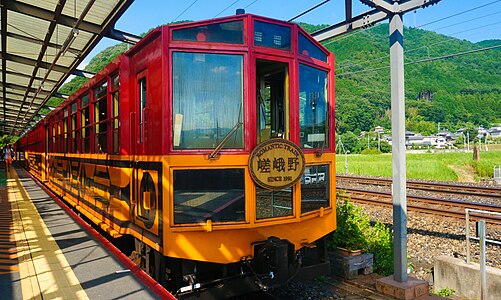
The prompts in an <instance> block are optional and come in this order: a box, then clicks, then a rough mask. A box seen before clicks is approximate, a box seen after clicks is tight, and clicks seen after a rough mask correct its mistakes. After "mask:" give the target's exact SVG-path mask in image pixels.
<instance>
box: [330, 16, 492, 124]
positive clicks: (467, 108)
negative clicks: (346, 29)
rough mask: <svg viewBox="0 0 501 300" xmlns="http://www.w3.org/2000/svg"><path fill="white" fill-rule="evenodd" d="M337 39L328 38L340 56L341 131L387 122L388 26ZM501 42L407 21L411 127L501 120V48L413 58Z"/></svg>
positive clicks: (456, 51)
mask: <svg viewBox="0 0 501 300" xmlns="http://www.w3.org/2000/svg"><path fill="white" fill-rule="evenodd" d="M337 39H339V41H334V42H331V41H328V42H326V43H324V44H326V47H327V48H328V49H329V50H331V51H332V52H334V53H335V55H336V73H337V74H338V76H337V78H336V92H337V94H336V101H337V102H336V108H337V112H336V117H337V122H338V124H337V125H338V131H339V132H340V133H344V132H347V131H357V129H358V130H370V129H372V128H374V127H375V126H378V125H380V126H383V127H385V128H390V127H391V126H390V116H391V114H390V113H389V108H390V71H389V68H388V66H389V64H390V59H389V46H388V45H389V41H388V24H380V25H377V26H375V27H373V28H371V29H369V30H365V31H359V32H355V33H353V34H351V35H349V36H347V37H346V38H345V37H338V38H337ZM334 40H336V39H334ZM500 44H501V40H489V41H482V42H480V43H471V42H468V41H465V40H460V39H456V38H452V37H449V36H445V35H441V34H437V33H435V32H431V31H427V30H422V29H415V28H407V27H406V28H405V29H404V48H405V51H406V52H405V63H406V66H405V97H406V117H407V130H411V131H416V132H422V133H425V134H429V133H433V132H435V131H436V130H437V128H438V126H437V125H438V123H439V122H440V123H441V124H442V126H441V127H442V128H444V127H446V128H449V129H450V130H454V129H457V128H459V127H464V126H465V124H466V123H467V122H470V123H473V124H475V125H482V126H484V127H487V126H490V125H491V124H497V123H501V49H499V48H498V49H493V50H488V51H482V52H477V53H471V54H467V55H462V56H457V57H452V58H447V59H440V60H434V61H429V62H423V63H415V62H417V61H420V60H426V59H429V58H434V57H440V56H445V55H449V54H453V53H460V52H467V51H472V50H475V49H481V48H485V47H491V46H495V45H500Z"/></svg>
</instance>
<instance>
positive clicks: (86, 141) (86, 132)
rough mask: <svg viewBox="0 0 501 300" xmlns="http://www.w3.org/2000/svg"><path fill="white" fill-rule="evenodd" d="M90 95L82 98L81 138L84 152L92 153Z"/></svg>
mask: <svg viewBox="0 0 501 300" xmlns="http://www.w3.org/2000/svg"><path fill="white" fill-rule="evenodd" d="M89 98H90V97H89V94H87V95H85V96H83V97H82V104H81V107H82V109H81V114H80V120H81V126H82V131H81V137H82V152H84V153H89V152H90V130H91V127H90V108H89Z"/></svg>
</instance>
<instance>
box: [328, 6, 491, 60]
mask: <svg viewBox="0 0 501 300" xmlns="http://www.w3.org/2000/svg"><path fill="white" fill-rule="evenodd" d="M497 2H501V0H496V1H492V2H489V3H486V4H483V5H480V6H477V7H474V8H470V9H467V10H464V11H462V12H459V13H456V14H453V15H450V16H447V17H444V18H441V19H438V20H435V21H432V22H429V23H426V24H424V25H421V26H419V27H418V28H421V27H425V26H428V25H430V24H433V23H437V22H440V21H442V20H446V19H449V18H452V17H455V16H458V15H461V14H464V13H467V12H471V11H474V10H476V9H480V8H483V7H486V6H488V5H491V4H494V3H497ZM497 13H499V11H498V12H495V13H491V14H488V15H484V16H480V17H476V18H473V19H470V20H467V21H464V22H460V23H456V24H454V25H459V24H464V23H466V22H470V21H473V20H478V19H481V18H485V17H487V16H491V15H495V14H497ZM498 23H499V22H494V23H491V24H487V25H482V26H479V27H475V28H471V29H467V30H463V31H459V32H455V33H452V34H448V35H456V34H460V33H464V32H468V31H472V30H478V29H480V28H485V27H489V26H493V25H496V24H498ZM452 26H453V25H449V26H446V27H452ZM371 28H372V27H371ZM371 28H365V29H363V30H359V31H356V32H355V33H353V34H351V35H345V36H343V37H342V38H340V39H336V40H333V41H330V42H328V43H324V44H323V45H324V46H326V45H328V44H331V43H334V42H337V41H340V40H343V39H345V38H348V37H350V36H353V35H354V34H356V33H357V32H365V31H367V30H368V29H371ZM436 30H438V29H436ZM451 39H456V38H451ZM451 39H447V40H445V41H441V42H438V43H435V44H431V45H426V46H422V47H419V48H416V49H409V50H406V51H405V52H410V51H414V50H417V49H420V48H428V47H430V46H432V45H436V44H441V43H445V42H447V41H449V40H451ZM387 57H389V55H385V56H383V57H380V58H376V59H372V60H368V61H365V62H363V63H367V62H372V61H377V60H381V59H384V58H387ZM348 62H350V61H349V60H348ZM363 63H352V64H350V65H348V66H343V67H340V68H338V69H343V68H344V69H346V68H348V67H350V66H362V64H363ZM341 65H342V63H341Z"/></svg>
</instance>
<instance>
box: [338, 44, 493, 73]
mask: <svg viewBox="0 0 501 300" xmlns="http://www.w3.org/2000/svg"><path fill="white" fill-rule="evenodd" d="M497 48H501V44H500V45H495V46H491V47H485V48H480V49H473V50H469V51H463V52H458V53H453V54H447V55H442V56H437V57H430V58H426V59H422V60H416V61H412V62H407V63H404V65H414V64H419V63H425V62H430V61H435V60H440V59H446V58H451V57H456V56H461V55H466V54H471V53H476V52H483V51H487V50H493V49H497ZM388 68H390V66H389V65H387V66H384V67H379V68H372V69H365V70H360V71H354V72H347V73H341V74H336V76H338V77H339V76H347V75H353V74H358V73H366V72H372V71H379V70H384V69H388Z"/></svg>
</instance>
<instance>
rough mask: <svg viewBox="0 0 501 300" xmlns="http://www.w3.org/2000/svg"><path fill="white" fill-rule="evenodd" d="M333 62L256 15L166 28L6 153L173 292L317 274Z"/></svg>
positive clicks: (210, 294) (329, 175) (309, 41)
mask: <svg viewBox="0 0 501 300" xmlns="http://www.w3.org/2000/svg"><path fill="white" fill-rule="evenodd" d="M334 78H335V74H334V55H333V53H331V52H329V51H328V50H327V49H326V48H325V47H323V46H322V45H321V44H320V43H318V42H317V41H315V40H314V39H313V38H312V37H311V36H310V35H309V34H308V33H307V32H306V31H305V30H303V29H302V28H301V27H300V26H299V25H298V24H295V23H291V22H285V21H281V20H275V19H270V18H267V17H262V16H257V15H253V14H247V13H241V14H236V15H233V16H228V17H223V18H217V19H211V20H205V21H196V22H186V23H180V24H171V25H164V26H161V27H158V28H156V29H153V30H152V31H151V32H149V33H148V34H146V35H145V36H144V37H143V38H142V39H141V40H140V41H139V42H138V43H137V44H136V45H134V46H133V47H131V48H130V49H129V50H128V51H126V52H125V53H123V54H120V55H119V56H118V57H117V58H115V59H114V60H113V61H112V62H111V63H109V64H108V65H106V66H105V67H104V68H103V69H102V70H101V71H99V72H98V73H96V74H95V76H94V77H93V78H91V79H89V80H88V81H87V82H86V83H85V84H84V85H83V86H82V87H80V88H79V89H78V90H77V91H76V92H75V93H74V94H72V95H71V96H69V98H67V99H65V100H64V102H63V103H62V104H61V105H59V106H58V107H57V108H55V109H54V110H52V111H51V112H50V113H48V114H47V115H46V116H44V117H43V119H41V120H40V121H38V122H37V123H36V124H35V125H34V126H33V127H32V128H30V129H29V130H28V131H27V132H26V133H25V134H23V135H22V136H21V137H20V138H19V140H18V141H17V143H16V145H15V149H16V151H17V154H18V156H19V157H18V158H19V162H20V163H22V164H23V165H24V166H25V167H26V168H27V170H28V171H29V172H30V173H31V174H32V175H33V176H34V177H36V178H37V179H39V180H40V181H42V182H43V183H44V184H45V185H46V186H48V187H49V188H50V189H51V190H52V191H53V192H54V193H56V194H57V195H58V196H59V197H61V198H62V199H63V200H64V201H66V203H68V205H69V206H71V207H72V208H73V209H74V210H76V211H78V212H79V213H80V214H81V215H83V216H85V217H86V218H87V219H88V220H90V221H91V222H93V223H94V224H95V225H96V226H98V227H99V228H101V229H102V230H103V231H105V232H106V233H108V234H109V235H110V236H111V238H116V239H121V238H125V237H127V238H128V241H130V243H131V244H133V245H132V247H133V251H132V253H131V254H130V257H131V259H133V261H134V262H135V263H137V265H138V266H140V267H141V268H142V269H143V270H145V271H146V272H147V273H148V274H150V276H151V277H152V278H154V279H155V280H157V281H158V282H159V283H160V284H162V285H163V286H165V287H166V288H167V289H168V290H170V291H173V293H175V294H176V295H177V296H178V297H186V298H189V297H202V298H204V299H210V298H214V299H221V298H226V297H234V296H237V295H239V293H243V292H247V291H257V290H265V291H266V290H273V289H277V288H279V287H280V286H283V285H284V284H286V283H288V282H289V281H290V280H291V279H292V278H293V277H294V276H296V275H297V274H298V273H301V274H304V273H303V272H301V270H310V271H312V270H313V271H312V272H314V271H315V270H316V272H318V273H326V272H328V269H329V262H328V257H327V251H326V237H327V236H328V234H329V233H331V232H333V231H334V230H335V229H336V206H335V199H336V198H335V196H336V195H335V193H336V190H335V186H336V175H335V169H336V168H335V130H334V129H335V88H334Z"/></svg>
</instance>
